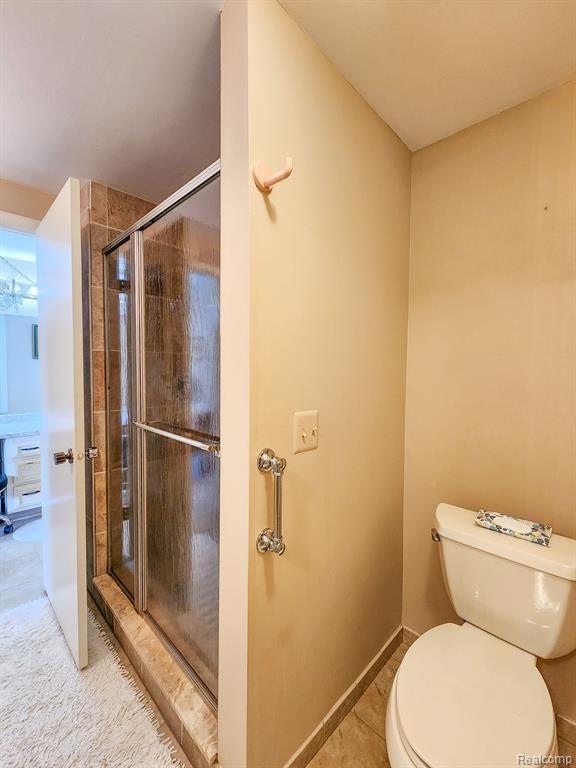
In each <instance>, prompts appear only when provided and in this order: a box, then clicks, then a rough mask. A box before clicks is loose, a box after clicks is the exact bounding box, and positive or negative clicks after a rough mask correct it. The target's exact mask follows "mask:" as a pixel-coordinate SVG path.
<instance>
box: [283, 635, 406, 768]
mask: <svg viewBox="0 0 576 768" xmlns="http://www.w3.org/2000/svg"><path fill="white" fill-rule="evenodd" d="M402 641H403V631H402V627H398V629H396V630H395V631H394V633H393V634H392V636H391V637H390V638H389V639H388V640H387V641H386V643H385V644H384V645H383V646H382V648H381V649H380V650H379V651H378V653H377V654H376V656H374V658H373V659H372V661H371V662H370V663H369V664H368V666H367V667H366V668H365V669H364V670H363V671H362V672H361V673H360V675H359V676H358V677H357V678H356V680H355V681H354V682H353V683H352V685H351V686H350V687H349V688H348V689H347V690H346V691H345V692H344V693H343V694H342V696H341V697H340V698H339V699H338V701H337V702H336V704H334V706H333V707H332V709H330V711H329V712H328V713H327V715H326V716H325V717H324V718H323V719H322V721H321V722H320V723H319V724H318V726H317V727H316V728H315V729H314V731H312V733H311V734H310V736H309V737H308V738H307V739H306V741H305V742H304V744H302V746H301V747H299V748H298V750H297V751H296V752H295V753H294V754H293V755H292V757H290V758H289V759H288V761H287V762H286V763H285V764H284V768H304V766H306V765H308V763H309V762H310V761H311V760H312V758H313V757H314V755H315V754H316V753H317V752H318V751H319V750H320V748H321V747H322V745H323V744H324V742H325V741H326V740H327V739H328V737H329V736H331V735H332V733H333V732H334V731H335V730H336V728H338V726H339V725H340V723H341V722H342V720H344V718H345V717H346V715H347V714H348V713H349V712H350V710H351V709H352V708H353V707H354V705H355V704H356V702H357V701H358V699H359V698H360V697H361V696H362V694H363V693H365V691H366V690H367V688H368V687H369V686H370V684H371V683H372V682H373V680H374V679H375V677H376V676H377V675H378V673H379V672H380V670H381V669H382V667H383V666H384V665H385V664H386V662H387V661H388V660H389V659H391V658H392V655H393V654H394V652H395V651H396V649H397V648H398V646H399V645H400V644H401V643H402Z"/></svg>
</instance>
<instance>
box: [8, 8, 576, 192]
mask: <svg viewBox="0 0 576 768" xmlns="http://www.w3.org/2000/svg"><path fill="white" fill-rule="evenodd" d="M232 1H234V0H232ZM223 2H224V0H139V2H135V0H113V1H112V0H74V2H70V0H26V2H22V1H21V0H1V1H0V177H3V178H6V179H9V180H12V181H16V182H19V183H21V184H25V185H28V186H32V187H36V188H39V189H43V190H45V191H47V192H52V193H55V192H57V191H58V189H59V188H60V187H61V186H62V184H63V183H64V181H65V179H66V178H67V177H68V176H78V177H81V178H91V179H96V180H99V181H104V182H106V183H107V184H110V185H112V186H115V187H118V188H119V189H123V190H125V191H127V192H130V193H132V194H136V195H139V196H140V197H144V198H146V199H148V200H151V201H153V202H158V201H160V200H162V199H163V198H165V197H166V196H167V195H169V194H170V193H172V192H173V191H174V190H175V189H177V188H178V187H180V186H181V185H182V184H184V183H185V182H186V181H188V180H189V179H190V178H192V177H193V176H194V175H195V174H196V173H198V172H199V171H200V170H202V169H203V168H205V167H206V166H207V165H209V164H210V163H211V162H212V161H213V160H214V159H216V158H217V157H218V155H219V133H220V131H219V43H218V25H219V18H218V17H219V12H220V10H221V8H222V6H223ZM281 3H282V5H283V6H284V7H285V8H286V9H287V10H288V12H289V13H290V14H291V15H292V16H293V17H294V18H295V19H296V21H297V22H298V23H299V24H300V25H301V26H302V27H303V28H304V29H306V30H307V31H308V33H309V34H310V35H311V36H312V37H313V38H314V39H315V40H316V41H317V43H318V45H319V46H320V47H321V48H322V50H324V52H325V53H326V54H327V55H328V56H329V57H330V58H331V59H332V61H333V62H334V63H335V65H336V66H337V67H338V69H339V70H340V71H341V72H342V73H343V74H344V75H345V77H347V78H348V80H349V81H350V82H351V83H352V84H353V85H354V87H355V88H356V89H357V90H358V91H359V92H360V93H361V94H362V95H363V96H364V98H365V99H366V100H367V101H368V102H369V103H370V104H371V105H372V106H373V107H374V109H375V110H376V111H377V112H378V114H380V115H381V117H382V118H383V119H384V120H385V121H386V122H387V123H388V124H389V125H390V126H391V127H392V128H393V129H394V130H395V131H396V132H397V133H398V135H399V136H400V137H401V138H402V139H403V140H404V142H405V143H406V144H407V145H408V146H409V147H410V148H411V149H418V148H420V147H423V146H425V145H427V144H429V143H431V142H434V141H437V140H438V139H441V138H443V137H445V136H448V135H449V134H451V133H454V132H455V131H458V130H460V129H462V128H464V127H466V126H468V125H470V124H472V123H474V122H477V121H479V120H483V119H484V118H486V117H488V116H490V115H493V114H495V113H497V112H499V111H501V110H504V109H506V108H508V107H510V106H513V105H514V104H517V103H519V102H521V101H524V100H526V99H529V98H531V97H533V96H535V95H537V94H539V93H541V92H543V91H544V90H546V89H548V88H551V87H554V86H555V85H559V84H560V83H562V82H565V81H566V80H568V79H569V78H570V76H573V75H574V73H576V0H281Z"/></svg>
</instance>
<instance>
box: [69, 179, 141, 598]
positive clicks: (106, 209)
mask: <svg viewBox="0 0 576 768" xmlns="http://www.w3.org/2000/svg"><path fill="white" fill-rule="evenodd" d="M80 205H81V208H82V212H81V223H82V262H83V268H84V275H85V277H84V281H85V282H84V285H85V296H84V302H85V327H88V328H89V332H90V354H89V359H88V360H87V361H85V369H86V370H85V375H86V378H87V380H89V388H88V391H89V392H90V406H89V413H88V414H87V420H86V424H87V425H88V427H89V431H90V432H91V444H92V445H95V446H97V448H98V451H99V456H98V458H97V459H96V460H95V461H94V463H93V465H92V467H91V472H89V477H88V481H89V482H88V493H89V499H88V503H87V505H86V512H87V520H86V523H87V525H86V530H87V536H88V542H87V555H88V557H87V561H88V563H87V565H88V584H89V585H91V577H92V576H98V575H101V574H103V573H106V570H107V558H108V509H107V488H106V466H107V455H106V371H105V348H104V260H103V257H102V248H103V247H104V246H105V245H106V244H107V243H109V242H110V241H111V240H113V239H114V238H115V237H116V236H117V235H119V234H120V233H121V232H123V231H124V230H125V229H127V228H128V227H129V226H131V225H132V224H133V223H134V222H135V221H137V220H138V219H139V218H141V217H142V216H144V214H146V213H147V212H148V211H149V210H151V209H152V208H153V207H154V203H150V202H148V201H146V200H141V199H140V198H137V197H134V196H133V195H128V194H127V193H125V192H121V191H119V190H117V189H113V188H112V187H107V186H105V185H104V184H100V183H98V182H94V181H87V182H85V183H84V184H83V185H82V189H81V194H80ZM88 436H89V435H88ZM90 474H91V477H90Z"/></svg>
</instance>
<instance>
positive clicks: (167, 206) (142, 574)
mask: <svg viewBox="0 0 576 768" xmlns="http://www.w3.org/2000/svg"><path fill="white" fill-rule="evenodd" d="M220 168H221V163H220V160H217V161H216V162H214V163H212V165H210V166H208V168H206V169H205V170H204V171H202V172H201V173H199V174H198V175H197V176H195V177H194V178H193V179H191V180H190V181H189V182H188V183H187V184H185V185H184V186H182V187H181V188H180V189H178V190H177V191H176V192H174V194H172V195H171V196H170V197H168V198H167V199H166V200H164V201H163V202H162V203H160V204H159V205H157V206H156V207H155V208H153V209H152V210H151V211H149V212H148V213H147V214H146V215H145V216H143V217H141V218H140V219H138V221H136V222H135V223H134V224H133V225H132V226H131V227H129V228H128V229H126V230H125V231H124V232H122V233H121V234H120V235H118V237H116V238H115V239H114V240H112V241H111V242H109V243H108V244H107V245H106V246H105V247H104V248H103V249H102V255H103V257H104V258H105V257H106V256H107V255H108V254H109V253H112V252H113V251H115V250H116V249H117V248H119V247H120V246H121V245H123V244H125V243H127V242H128V241H130V245H131V252H132V260H131V274H130V281H131V283H132V286H133V294H132V295H133V297H134V300H133V307H132V310H131V316H132V331H131V346H132V350H133V352H132V358H133V361H136V363H135V364H134V365H133V366H132V371H131V391H132V398H131V399H132V419H131V429H130V432H131V435H132V445H133V451H132V469H133V478H134V483H133V489H132V491H133V503H134V508H135V527H136V536H135V557H134V559H135V578H134V594H130V592H129V590H128V589H127V588H126V587H125V586H124V585H123V584H122V583H121V581H120V579H119V578H118V577H117V576H116V574H115V573H114V572H113V569H112V564H111V552H110V549H109V550H108V573H109V574H110V575H111V576H112V577H113V579H114V581H115V582H116V583H117V584H118V585H119V586H120V588H121V589H122V590H123V592H124V593H125V594H126V595H127V596H128V597H129V599H130V600H131V601H132V602H133V604H134V607H135V609H136V611H137V612H138V613H139V614H140V615H141V616H142V617H143V618H144V619H145V620H146V622H147V623H148V624H149V625H150V627H151V628H152V629H153V631H154V632H155V634H156V636H157V637H158V638H159V639H160V641H161V642H162V643H163V645H164V646H165V647H166V648H167V650H168V651H169V653H170V654H171V655H172V656H173V657H174V658H175V659H176V661H177V662H178V663H179V665H180V666H181V668H182V669H183V671H184V672H185V674H186V675H187V676H188V677H189V678H190V679H191V681H192V682H193V684H194V685H195V687H196V688H197V689H198V692H199V693H200V694H201V696H202V697H203V698H204V700H205V701H206V703H207V704H208V705H209V706H210V708H211V709H212V710H213V711H214V712H215V713H217V706H218V704H217V698H216V696H215V695H214V694H213V693H212V691H211V690H210V689H209V688H208V686H207V685H206V684H205V683H204V681H203V680H202V678H201V677H200V675H199V674H198V673H197V672H196V670H195V669H194V668H193V667H192V666H191V664H190V663H189V662H188V661H187V659H186V658H185V657H184V656H183V655H182V653H181V652H180V651H179V650H178V648H176V646H175V645H174V643H173V642H172V641H171V640H170V638H169V637H168V636H167V635H166V634H165V632H164V631H163V630H162V628H161V627H160V626H159V625H158V623H157V622H156V621H155V620H154V618H153V617H152V616H151V615H150V614H149V613H148V611H147V606H146V594H147V576H146V574H147V568H146V510H145V501H144V500H145V499H146V485H147V481H146V442H145V439H144V437H145V434H146V433H147V432H148V433H153V434H157V435H160V436H162V437H166V438H168V439H171V440H175V441H177V442H181V443H185V444H187V445H190V446H191V447H193V448H196V449H199V450H202V451H207V452H209V453H211V454H213V455H215V456H217V457H220V444H219V443H218V442H212V441H211V442H203V441H201V440H196V439H194V438H188V437H184V436H182V435H179V434H177V433H174V432H168V431H167V430H163V429H160V428H158V427H155V426H152V425H150V424H147V423H146V421H147V420H146V385H145V369H146V362H145V354H144V351H145V310H144V296H145V291H144V237H143V232H144V230H145V229H146V228H147V227H148V226H150V225H151V224H153V223H154V222H156V221H157V220H158V219H160V218H161V217H162V216H164V215H165V214H166V213H168V212H169V211H171V210H172V209H173V208H176V207H177V206H178V205H179V204H180V203H182V202H183V201H184V200H186V198H188V197H190V196H192V195H193V194H194V193H195V192H198V191H200V190H201V189H202V188H203V187H205V186H207V185H208V184H210V183H211V182H212V181H214V180H215V179H216V178H218V177H219V176H220ZM105 273H106V270H105ZM105 296H107V290H106V288H105ZM105 304H107V299H106V300H105ZM105 313H106V314H105V333H106V334H107V333H108V318H107V313H108V308H107V306H105ZM107 343H108V342H107V341H106V344H107ZM106 348H107V347H106ZM106 376H107V377H108V372H107V374H106ZM106 384H107V387H106V389H107V392H108V391H109V386H108V381H107V382H106ZM106 411H107V412H106V420H107V429H106V432H107V441H109V440H110V425H109V423H108V413H109V407H108V405H107V408H106ZM107 455H108V456H110V455H111V453H110V448H109V445H108V446H107ZM107 486H108V493H110V483H107ZM108 509H110V503H108Z"/></svg>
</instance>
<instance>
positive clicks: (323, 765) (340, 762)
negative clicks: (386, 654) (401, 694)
mask: <svg viewBox="0 0 576 768" xmlns="http://www.w3.org/2000/svg"><path fill="white" fill-rule="evenodd" d="M408 647H409V646H408V645H407V644H406V643H402V644H401V645H400V646H398V648H397V649H396V651H394V653H393V654H392V658H391V659H389V661H388V662H387V663H386V664H385V665H384V667H383V668H382V669H381V670H380V672H379V674H378V676H377V677H376V679H375V680H374V682H373V683H372V684H371V685H370V686H369V687H368V688H367V690H366V692H365V693H364V694H363V695H362V696H361V698H360V699H359V700H358V702H357V703H356V705H355V706H354V708H353V709H352V710H351V711H350V712H349V713H348V715H347V716H346V717H345V718H344V720H343V721H342V722H341V723H340V725H339V726H338V728H337V729H336V730H335V731H334V733H333V734H332V735H331V736H330V738H329V739H328V740H327V741H326V743H325V744H324V746H323V747H322V749H321V750H320V751H319V752H318V754H317V755H316V756H315V757H314V758H313V759H312V761H311V762H310V763H309V764H308V765H309V766H310V768H388V766H389V765H390V763H389V762H388V753H387V751H386V733H385V721H386V705H387V703H388V694H389V693H390V689H391V688H392V682H393V680H394V675H395V674H396V670H397V669H398V667H399V666H400V662H401V661H402V658H403V656H404V654H405V653H406V651H407V650H408Z"/></svg>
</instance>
